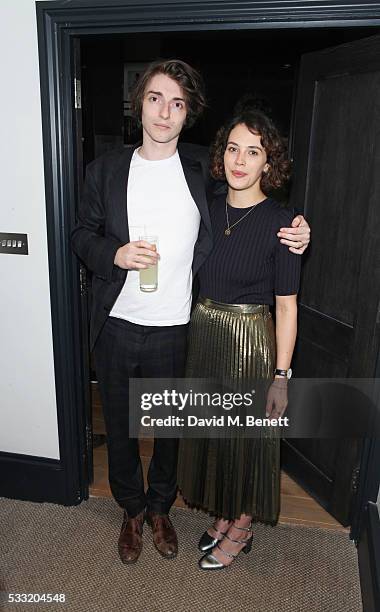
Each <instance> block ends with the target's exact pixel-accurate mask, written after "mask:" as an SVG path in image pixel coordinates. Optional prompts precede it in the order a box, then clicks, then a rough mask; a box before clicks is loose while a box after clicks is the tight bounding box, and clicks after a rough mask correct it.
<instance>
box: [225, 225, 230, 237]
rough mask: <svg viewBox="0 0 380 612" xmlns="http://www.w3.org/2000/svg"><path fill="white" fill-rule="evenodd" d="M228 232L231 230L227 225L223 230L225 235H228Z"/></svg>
mask: <svg viewBox="0 0 380 612" xmlns="http://www.w3.org/2000/svg"><path fill="white" fill-rule="evenodd" d="M230 233H231V230H230V228H229V227H227V228H226V229H225V230H224V235H225V236H229V235H230Z"/></svg>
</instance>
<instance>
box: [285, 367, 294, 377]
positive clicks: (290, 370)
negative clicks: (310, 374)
mask: <svg viewBox="0 0 380 612" xmlns="http://www.w3.org/2000/svg"><path fill="white" fill-rule="evenodd" d="M292 374H293V370H292V369H291V368H289V370H288V372H287V374H286V376H287V377H288V378H291V377H292Z"/></svg>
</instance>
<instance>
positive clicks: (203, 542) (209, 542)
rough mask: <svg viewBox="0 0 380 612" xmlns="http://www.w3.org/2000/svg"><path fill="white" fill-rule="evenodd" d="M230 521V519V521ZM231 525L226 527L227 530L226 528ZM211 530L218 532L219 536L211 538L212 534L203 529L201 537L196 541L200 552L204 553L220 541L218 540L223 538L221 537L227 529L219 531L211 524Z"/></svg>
mask: <svg viewBox="0 0 380 612" xmlns="http://www.w3.org/2000/svg"><path fill="white" fill-rule="evenodd" d="M231 522H232V521H230V523H231ZM230 527H231V525H229V526H228V527H227V531H228V529H229V528H230ZM212 528H213V530H214V531H216V533H217V534H219V536H221V537H217V538H213V537H212V536H210V534H209V533H208V531H205V532H204V534H203V535H202V537H201V539H200V540H199V543H198V548H199V550H200V551H201V552H203V553H205V552H207V551H208V550H211V549H212V548H214V546H215V545H216V544H217V543H218V542H220V540H223V537H224V536H225V535H226V533H227V531H220V529H216V528H215V527H214V525H213V526H212Z"/></svg>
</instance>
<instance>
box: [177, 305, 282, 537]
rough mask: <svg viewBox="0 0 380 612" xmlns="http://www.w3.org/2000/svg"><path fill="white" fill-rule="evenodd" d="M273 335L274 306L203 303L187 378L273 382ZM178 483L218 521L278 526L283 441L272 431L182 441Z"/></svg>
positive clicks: (193, 328) (195, 318) (194, 320)
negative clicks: (243, 520) (248, 518)
mask: <svg viewBox="0 0 380 612" xmlns="http://www.w3.org/2000/svg"><path fill="white" fill-rule="evenodd" d="M275 350H276V343H275V333H274V326H273V320H272V317H271V314H270V312H269V307H268V306H266V305H257V304H223V303H220V302H214V301H212V300H210V299H208V298H201V299H200V300H199V301H198V303H197V305H196V306H195V309H194V311H193V314H192V317H191V321H190V329H189V344H188V357H187V365H186V376H187V377H189V378H208V377H210V378H213V379H215V378H218V379H224V380H226V379H227V380H234V381H236V384H237V386H239V384H240V383H242V384H244V381H245V380H249V379H268V380H270V379H272V378H273V371H274V368H275ZM178 485H179V488H180V490H181V492H182V495H183V497H184V499H185V500H186V502H187V503H188V504H189V505H190V506H193V507H196V508H200V509H202V510H205V511H207V512H209V513H210V514H213V515H215V516H218V517H223V518H225V519H230V520H232V519H236V518H238V517H239V516H240V515H241V514H243V513H244V514H249V515H251V516H252V517H253V520H254V521H259V522H263V523H269V524H271V525H275V524H276V523H277V521H278V516H279V511H280V438H279V435H278V432H277V431H276V430H275V428H266V429H265V432H263V435H262V437H260V438H245V437H240V438H239V437H234V438H232V437H231V438H229V437H224V438H222V439H220V438H207V439H183V440H181V441H180V447H179V459H178Z"/></svg>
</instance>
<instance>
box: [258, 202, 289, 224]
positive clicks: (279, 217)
mask: <svg viewBox="0 0 380 612" xmlns="http://www.w3.org/2000/svg"><path fill="white" fill-rule="evenodd" d="M265 209H266V210H267V212H268V214H270V215H271V216H272V217H273V219H274V221H275V222H278V223H279V224H280V225H282V224H284V223H287V222H290V223H291V222H292V221H293V219H294V217H295V212H294V208H292V207H291V206H288V205H287V204H286V203H284V202H279V201H278V200H275V199H273V198H267V200H265Z"/></svg>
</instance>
